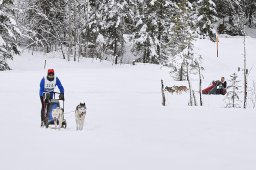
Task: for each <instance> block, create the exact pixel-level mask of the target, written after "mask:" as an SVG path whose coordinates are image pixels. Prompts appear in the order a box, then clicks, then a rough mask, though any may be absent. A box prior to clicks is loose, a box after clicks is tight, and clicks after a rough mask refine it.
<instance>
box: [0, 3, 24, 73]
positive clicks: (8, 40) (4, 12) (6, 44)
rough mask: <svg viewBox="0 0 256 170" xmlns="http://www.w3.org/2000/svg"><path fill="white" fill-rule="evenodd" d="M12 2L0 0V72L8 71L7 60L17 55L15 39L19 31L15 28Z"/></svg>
mask: <svg viewBox="0 0 256 170" xmlns="http://www.w3.org/2000/svg"><path fill="white" fill-rule="evenodd" d="M13 7H14V6H13V1H12V0H5V1H2V0H0V71H4V70H10V67H9V66H8V64H7V59H13V55H14V54H19V50H18V45H17V37H18V36H19V35H20V31H19V29H18V28H17V25H16V21H15V17H14V12H13V11H14V10H13Z"/></svg>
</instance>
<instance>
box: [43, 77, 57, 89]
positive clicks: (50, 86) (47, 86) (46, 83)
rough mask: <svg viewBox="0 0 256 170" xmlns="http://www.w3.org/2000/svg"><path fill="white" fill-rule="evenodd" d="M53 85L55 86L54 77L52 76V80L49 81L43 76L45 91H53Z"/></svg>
mask: <svg viewBox="0 0 256 170" xmlns="http://www.w3.org/2000/svg"><path fill="white" fill-rule="evenodd" d="M55 86H56V77H54V79H53V81H49V80H48V79H47V78H46V77H45V78H44V90H45V92H50V91H54V88H55Z"/></svg>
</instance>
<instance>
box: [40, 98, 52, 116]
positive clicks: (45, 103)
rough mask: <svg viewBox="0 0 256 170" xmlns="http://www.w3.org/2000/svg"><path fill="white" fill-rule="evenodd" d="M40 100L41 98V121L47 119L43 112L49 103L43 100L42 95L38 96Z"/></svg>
mask: <svg viewBox="0 0 256 170" xmlns="http://www.w3.org/2000/svg"><path fill="white" fill-rule="evenodd" d="M40 100H41V105H42V107H41V121H46V120H47V116H48V115H47V113H45V109H47V110H48V107H49V106H50V104H49V103H47V102H45V101H44V98H43V96H40Z"/></svg>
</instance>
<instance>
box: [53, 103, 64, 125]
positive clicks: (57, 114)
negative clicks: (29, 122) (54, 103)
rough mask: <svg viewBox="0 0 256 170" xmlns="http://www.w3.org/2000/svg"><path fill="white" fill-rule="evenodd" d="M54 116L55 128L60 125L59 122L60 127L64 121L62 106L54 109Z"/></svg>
mask: <svg viewBox="0 0 256 170" xmlns="http://www.w3.org/2000/svg"><path fill="white" fill-rule="evenodd" d="M52 117H53V121H54V125H55V128H57V126H58V122H59V127H58V128H59V129H60V128H61V127H62V122H63V109H62V108H60V107H57V108H56V109H53V110H52Z"/></svg>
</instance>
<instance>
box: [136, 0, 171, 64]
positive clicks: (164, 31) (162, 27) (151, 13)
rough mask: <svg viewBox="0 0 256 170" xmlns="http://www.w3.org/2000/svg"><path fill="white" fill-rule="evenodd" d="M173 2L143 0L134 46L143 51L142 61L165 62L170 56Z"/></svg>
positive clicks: (139, 11)
mask: <svg viewBox="0 0 256 170" xmlns="http://www.w3.org/2000/svg"><path fill="white" fill-rule="evenodd" d="M173 4H174V3H173V2H172V1H170V0H159V1H154V0H143V1H139V2H138V8H137V10H138V12H136V17H135V32H134V34H133V35H134V45H135V46H134V48H135V49H136V50H137V51H140V52H141V53H142V58H141V60H142V62H144V63H146V62H150V63H165V62H166V61H167V59H168V57H170V53H168V52H169V51H168V50H169V49H170V46H169V43H170V38H171V37H170V34H169V28H170V26H171V16H172V15H173V13H172V6H173Z"/></svg>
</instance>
